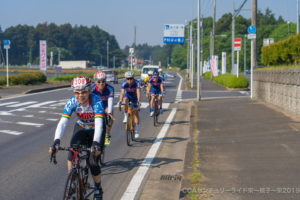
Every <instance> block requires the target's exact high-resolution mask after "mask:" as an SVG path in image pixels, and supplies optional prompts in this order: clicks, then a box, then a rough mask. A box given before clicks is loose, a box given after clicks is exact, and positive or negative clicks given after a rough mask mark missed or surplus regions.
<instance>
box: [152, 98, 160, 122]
mask: <svg viewBox="0 0 300 200" xmlns="http://www.w3.org/2000/svg"><path fill="white" fill-rule="evenodd" d="M153 111H154V113H153V126H157V125H158V116H159V114H160V111H159V105H158V95H155V96H154V107H153Z"/></svg>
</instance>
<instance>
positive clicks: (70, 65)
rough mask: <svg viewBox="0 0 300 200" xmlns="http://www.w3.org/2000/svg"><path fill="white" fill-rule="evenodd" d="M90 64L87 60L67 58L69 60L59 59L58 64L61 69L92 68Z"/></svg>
mask: <svg viewBox="0 0 300 200" xmlns="http://www.w3.org/2000/svg"><path fill="white" fill-rule="evenodd" d="M92 64H93V63H91V62H90V61H87V60H69V61H60V62H59V65H58V66H60V67H62V69H87V68H92Z"/></svg>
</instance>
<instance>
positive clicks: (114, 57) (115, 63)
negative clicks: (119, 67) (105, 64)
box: [114, 56, 116, 68]
mask: <svg viewBox="0 0 300 200" xmlns="http://www.w3.org/2000/svg"><path fill="white" fill-rule="evenodd" d="M115 67H116V56H114V68H115Z"/></svg>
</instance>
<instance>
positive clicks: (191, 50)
mask: <svg viewBox="0 0 300 200" xmlns="http://www.w3.org/2000/svg"><path fill="white" fill-rule="evenodd" d="M193 50H194V48H193V21H192V24H191V26H190V81H191V88H193V87H194V54H193Z"/></svg>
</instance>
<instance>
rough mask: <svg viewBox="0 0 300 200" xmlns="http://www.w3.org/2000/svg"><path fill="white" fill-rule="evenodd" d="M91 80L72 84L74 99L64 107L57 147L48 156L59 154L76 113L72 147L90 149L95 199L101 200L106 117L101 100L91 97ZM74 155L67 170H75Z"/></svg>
mask: <svg viewBox="0 0 300 200" xmlns="http://www.w3.org/2000/svg"><path fill="white" fill-rule="evenodd" d="M91 83H92V81H91V79H90V78H88V77H83V76H80V77H77V78H74V79H73V81H72V82H71V86H72V88H73V92H74V96H72V97H71V98H70V99H69V100H68V102H67V103H66V105H65V108H64V111H63V113H62V115H61V119H60V121H59V123H58V125H57V128H56V131H55V137H54V144H53V145H52V147H50V149H49V153H56V152H57V150H58V148H59V145H60V140H61V138H62V137H63V134H64V132H65V129H66V127H67V123H68V121H69V118H70V117H71V115H72V114H73V113H75V114H76V116H77V119H78V120H77V121H76V123H75V127H74V132H73V136H72V139H71V142H70V143H71V145H74V144H79V145H86V146H87V147H91V149H92V150H91V153H90V156H89V159H88V165H89V167H90V170H91V174H92V176H93V179H94V182H95V188H96V189H95V192H94V199H97V200H98V199H102V194H103V190H102V187H101V169H100V166H99V162H98V161H99V156H100V151H101V146H100V144H101V139H102V138H101V136H102V131H103V117H104V115H105V112H104V109H103V106H102V101H101V99H100V98H99V97H98V96H97V95H95V94H92V93H91V92H92V88H91ZM71 160H72V154H71V153H69V155H68V170H69V171H70V170H71V167H72V162H71Z"/></svg>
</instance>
